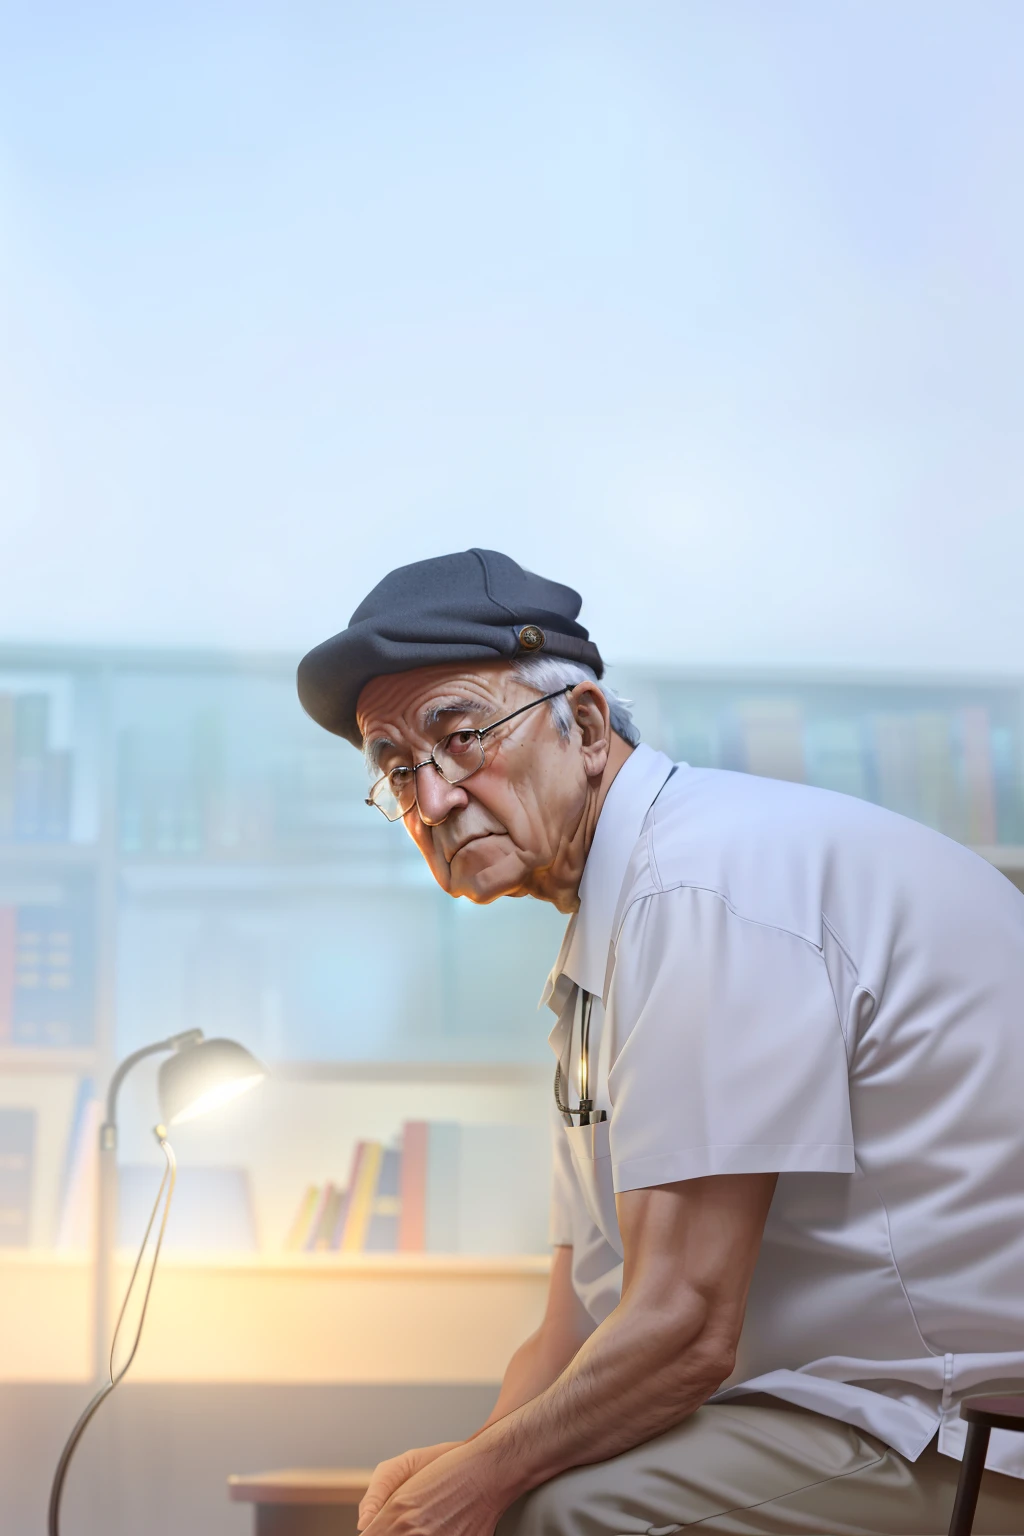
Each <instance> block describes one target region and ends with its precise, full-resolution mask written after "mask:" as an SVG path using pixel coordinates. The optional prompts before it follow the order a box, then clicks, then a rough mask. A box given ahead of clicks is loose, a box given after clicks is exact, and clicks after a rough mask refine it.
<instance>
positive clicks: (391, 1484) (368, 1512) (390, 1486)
mask: <svg viewBox="0 0 1024 1536" xmlns="http://www.w3.org/2000/svg"><path fill="white" fill-rule="evenodd" d="M461 1444H462V1442H461V1440H442V1441H441V1443H440V1444H439V1445H422V1446H419V1447H418V1448H417V1449H416V1450H412V1451H403V1452H402V1454H401V1456H392V1457H390V1459H389V1460H388V1461H381V1462H378V1463H377V1465H376V1467H374V1469H373V1476H372V1477H371V1479H370V1486H369V1488H367V1490H366V1492H365V1493H364V1494H363V1497H362V1498H361V1499H360V1501H359V1524H358V1527H357V1529H359V1530H360V1531H362V1530H365V1529H366V1527H367V1526H368V1525H369V1523H370V1521H371V1520H372V1519H373V1517H374V1516H375V1515H376V1514H377V1512H378V1510H379V1509H381V1508H382V1507H383V1505H385V1504H386V1503H387V1501H388V1499H390V1497H391V1495H392V1494H393V1493H394V1492H395V1489H396V1488H401V1486H402V1484H403V1483H406V1482H408V1480H409V1478H410V1477H414V1476H415V1475H416V1473H417V1472H419V1471H421V1470H422V1468H423V1467H427V1466H429V1465H430V1463H431V1462H432V1461H436V1460H437V1458H438V1456H443V1455H444V1453H445V1452H446V1451H450V1450H453V1449H454V1447H455V1446H457V1445H461Z"/></svg>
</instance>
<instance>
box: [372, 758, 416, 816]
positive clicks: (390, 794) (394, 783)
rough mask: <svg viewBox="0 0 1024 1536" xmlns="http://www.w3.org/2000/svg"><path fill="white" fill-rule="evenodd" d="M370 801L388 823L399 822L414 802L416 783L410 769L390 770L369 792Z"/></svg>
mask: <svg viewBox="0 0 1024 1536" xmlns="http://www.w3.org/2000/svg"><path fill="white" fill-rule="evenodd" d="M369 798H370V800H371V801H372V802H373V804H374V805H375V806H376V807H377V809H378V810H379V811H383V812H384V815H385V816H386V817H387V819H388V821H400V820H401V818H402V817H403V816H405V815H407V814H408V812H409V811H411V810H412V808H413V805H414V804H415V801H416V783H415V779H414V776H413V771H412V769H411V768H392V770H391V772H390V773H389V774H385V776H384V778H382V779H378V780H377V782H376V784H375V785H374V786H373V788H372V789H371V790H370V795H369Z"/></svg>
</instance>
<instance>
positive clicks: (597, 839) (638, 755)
mask: <svg viewBox="0 0 1024 1536" xmlns="http://www.w3.org/2000/svg"><path fill="white" fill-rule="evenodd" d="M674 766H675V765H674V764H673V762H672V760H671V758H669V757H666V755H665V753H664V752H656V751H655V750H654V749H653V747H648V746H646V745H644V744H643V743H641V744H640V746H638V747H635V748H634V749H633V751H632V752H631V753H630V754H629V756H628V757H627V758H626V761H625V762H624V763H623V765H622V767H621V768H620V769H619V771H618V773H617V774H616V775H615V778H614V780H613V781H612V784H611V787H610V788H609V790H608V794H607V796H606V798H605V802H604V805H603V806H602V807H601V814H600V816H599V817H598V819H597V826H596V827H595V829H594V840H593V842H592V843H591V845H590V852H589V854H588V855H587V862H586V865H585V866H584V870H583V877H582V879H581V880H580V904H579V909H578V910H577V911H576V912H574V913H573V915H572V917H571V918H570V919H569V926H568V927H567V928H566V930H565V938H564V939H563V940H562V948H561V950H560V951H559V955H558V959H557V960H556V961H555V964H554V968H553V969H552V971H551V974H550V976H549V977H548V980H547V984H546V986H545V988H544V991H543V993H542V995H541V999H540V1001H541V1004H542V1005H543V1004H544V1003H549V1004H550V1005H551V1007H552V1008H553V1009H554V1010H555V1011H556V1012H559V1011H560V1010H561V1008H562V1007H563V1006H564V1003H565V999H566V995H567V993H568V987H567V986H566V984H565V983H564V982H561V979H562V978H563V977H567V978H568V980H569V982H574V983H575V984H576V985H577V986H579V987H583V988H584V989H585V990H586V991H587V992H592V993H593V994H594V995H595V996H596V997H600V998H601V999H602V1000H603V998H604V991H605V980H606V975H607V971H608V950H609V947H610V945H611V941H612V925H613V922H614V920H615V910H616V907H617V906H618V902H619V894H620V892H621V890H622V882H623V880H624V879H625V876H626V869H627V867H628V865H629V861H630V859H631V857H632V855H633V849H634V848H635V847H636V843H637V839H638V838H639V836H640V833H641V831H642V830H643V824H644V822H645V821H646V819H647V812H648V811H649V810H650V808H651V806H652V805H653V804H654V801H655V800H656V799H657V797H658V795H659V794H660V792H661V790H662V788H663V787H664V785H665V782H666V780H667V779H668V776H669V774H670V773H671V772H672V769H673V767H674ZM560 982H561V985H560V984H559V983H560Z"/></svg>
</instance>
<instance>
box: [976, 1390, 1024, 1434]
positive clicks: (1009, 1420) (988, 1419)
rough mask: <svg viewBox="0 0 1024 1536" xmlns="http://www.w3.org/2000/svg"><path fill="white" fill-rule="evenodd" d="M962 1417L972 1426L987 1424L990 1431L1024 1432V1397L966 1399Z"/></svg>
mask: <svg viewBox="0 0 1024 1536" xmlns="http://www.w3.org/2000/svg"><path fill="white" fill-rule="evenodd" d="M960 1417H961V1418H962V1419H966V1420H967V1421H968V1423H970V1424H987V1425H988V1427H989V1429H1015V1430H1017V1431H1018V1433H1021V1432H1024V1397H1021V1396H1020V1395H1019V1394H1018V1395H1017V1396H1016V1397H965V1398H964V1400H963V1402H962V1403H961V1404H960Z"/></svg>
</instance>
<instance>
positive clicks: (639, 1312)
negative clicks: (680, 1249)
mask: <svg viewBox="0 0 1024 1536" xmlns="http://www.w3.org/2000/svg"><path fill="white" fill-rule="evenodd" d="M705 1321H706V1320H705V1318H704V1316H703V1312H702V1309H701V1308H700V1306H699V1304H695V1306H694V1307H693V1309H692V1311H691V1313H690V1314H688V1315H680V1313H679V1311H678V1310H676V1311H674V1312H673V1313H665V1314H664V1315H662V1316H659V1314H658V1313H657V1311H653V1312H652V1310H651V1308H650V1307H649V1306H647V1305H645V1304H644V1302H643V1300H642V1299H637V1300H636V1301H633V1302H631V1301H629V1300H627V1299H625V1298H624V1299H623V1301H622V1302H620V1303H619V1306H618V1307H616V1309H615V1311H614V1312H612V1313H611V1315H610V1316H609V1317H608V1318H607V1319H606V1321H605V1322H604V1323H602V1324H601V1326H600V1327H599V1328H598V1329H597V1330H596V1331H595V1332H594V1333H593V1334H592V1335H591V1336H590V1338H589V1339H588V1340H587V1341H586V1343H584V1344H583V1346H582V1347H581V1348H580V1349H579V1351H578V1352H577V1353H576V1355H575V1356H574V1357H573V1359H572V1360H571V1362H570V1363H569V1364H568V1365H567V1366H566V1368H565V1369H564V1370H563V1371H562V1373H561V1374H560V1376H559V1377H558V1379H557V1380H556V1381H554V1382H553V1383H552V1385H551V1386H550V1387H548V1388H546V1389H545V1390H544V1391H542V1392H541V1393H539V1395H536V1396H534V1397H533V1398H532V1399H531V1400H530V1401H528V1402H526V1403H524V1404H523V1405H522V1406H521V1407H518V1408H516V1409H514V1410H512V1411H511V1412H507V1413H506V1414H505V1415H504V1417H502V1418H500V1420H498V1421H497V1422H491V1423H490V1425H489V1427H485V1428H484V1429H483V1430H481V1431H480V1433H479V1435H478V1436H477V1437H476V1438H475V1440H474V1445H475V1447H476V1452H477V1454H478V1455H479V1456H480V1458H481V1462H482V1466H481V1475H482V1476H484V1477H486V1479H487V1480H488V1482H489V1483H491V1484H492V1486H494V1487H495V1488H496V1489H497V1490H499V1491H500V1493H501V1495H502V1497H503V1498H504V1499H505V1502H506V1504H508V1503H511V1502H512V1500H513V1499H515V1498H518V1497H519V1496H520V1494H523V1493H526V1492H528V1491H529V1490H530V1489H531V1488H536V1487H537V1486H538V1485H539V1484H540V1483H544V1482H547V1481H548V1480H549V1478H552V1477H555V1476H557V1474H558V1473H559V1472H564V1471H566V1470H567V1468H569V1467H574V1466H582V1465H584V1464H586V1463H589V1462H594V1461H604V1460H606V1459H607V1458H608V1457H610V1456H616V1455H618V1454H619V1453H620V1452H621V1451H625V1450H629V1449H631V1448H632V1447H633V1446H635V1445H640V1444H641V1443H642V1442H643V1441H645V1440H650V1439H652V1438H653V1437H654V1436H655V1435H657V1434H660V1433H662V1432H663V1431H664V1430H666V1429H669V1428H671V1427H672V1425H674V1424H678V1423H679V1422H680V1420H682V1419H684V1418H686V1417H687V1415H688V1414H690V1413H692V1412H693V1411H694V1409H696V1408H698V1407H699V1406H700V1404H701V1403H703V1402H705V1401H706V1400H707V1398H708V1397H710V1396H711V1394H712V1393H713V1392H715V1391H716V1390H717V1388H718V1387H719V1386H720V1385H721V1383H722V1381H723V1380H724V1379H725V1377H726V1376H727V1375H728V1374H729V1370H730V1368H731V1362H730V1361H729V1360H728V1359H726V1358H725V1351H724V1349H723V1348H722V1347H721V1346H720V1345H719V1344H716V1342H715V1341H714V1338H713V1336H712V1335H711V1334H710V1333H709V1331H708V1330H707V1328H706V1327H705ZM499 1401H500V1400H499ZM492 1420H494V1415H492Z"/></svg>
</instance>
